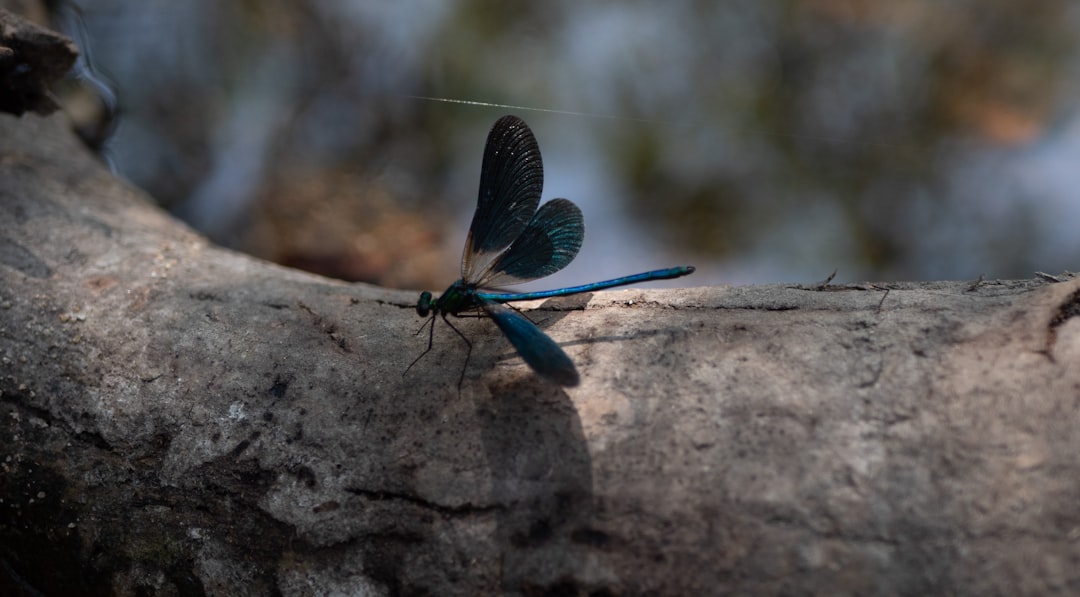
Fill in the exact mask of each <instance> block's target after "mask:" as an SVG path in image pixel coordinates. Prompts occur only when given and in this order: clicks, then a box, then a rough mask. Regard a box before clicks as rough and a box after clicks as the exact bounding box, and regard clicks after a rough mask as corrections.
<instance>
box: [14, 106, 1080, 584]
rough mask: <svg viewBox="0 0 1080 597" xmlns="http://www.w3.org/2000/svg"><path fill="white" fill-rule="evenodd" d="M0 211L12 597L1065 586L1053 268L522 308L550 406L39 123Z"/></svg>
mask: <svg viewBox="0 0 1080 597" xmlns="http://www.w3.org/2000/svg"><path fill="white" fill-rule="evenodd" d="M0 221H2V223H3V224H2V227H0V438H2V441H3V447H4V451H3V454H2V455H0V467H2V468H0V496H2V503H0V560H2V562H0V564H2V566H0V568H2V569H3V570H4V572H5V574H4V575H3V576H4V578H5V579H6V580H5V582H6V583H7V586H6V588H7V589H8V590H9V591H23V592H25V593H26V594H32V593H31V591H33V590H37V591H41V592H43V593H45V594H73V593H82V594H93V593H116V594H137V593H144V592H149V593H154V594H164V595H168V594H199V593H207V594H215V595H235V594H275V593H281V594H287V595H302V594H372V595H382V594H387V595H392V594H431V595H480V594H500V593H506V594H521V595H534V594H553V595H563V594H566V595H622V594H658V595H689V594H723V593H765V594H776V593H788V594H790V593H818V594H885V595H889V594H918V593H924V592H935V593H955V594H971V595H986V594H1018V593H1040V594H1041V593H1053V592H1058V593H1075V592H1077V591H1080V541H1078V537H1080V508H1078V507H1077V504H1078V503H1080V465H1078V464H1077V458H1076V455H1077V454H1078V453H1080V432H1078V431H1077V421H1078V415H1077V408H1078V405H1080V367H1077V364H1078V361H1080V320H1078V319H1077V318H1076V317H1073V316H1075V315H1077V314H1078V313H1080V281H1078V280H1075V279H1074V280H1067V281H1064V282H1061V283H1051V282H1049V281H1046V280H1019V281H987V282H982V283H980V284H977V285H974V284H972V283H970V282H941V283H895V284H878V285H851V286H835V287H834V286H825V287H815V288H810V287H806V288H800V287H791V286H785V285H769V286H755V287H741V288H734V287H710V288H692V289H684V290H670V291H655V290H639V289H631V290H626V291H615V292H599V293H595V294H593V295H590V296H585V297H577V298H569V299H563V300H553V301H547V302H543V303H542V304H541V303H536V304H534V305H532V307H533V308H532V309H530V310H529V315H530V317H531V318H532V319H533V320H535V321H536V322H538V324H539V325H540V326H541V328H543V329H545V330H546V331H547V332H548V333H549V334H550V335H551V336H552V337H553V338H554V339H555V340H556V341H557V342H559V343H560V344H561V345H562V346H563V347H564V348H565V349H566V350H567V352H568V353H569V354H570V356H571V357H572V358H573V359H574V361H575V362H576V363H577V365H578V368H579V370H580V372H581V375H582V383H581V385H580V386H579V387H576V388H569V389H564V388H560V387H557V386H553V385H551V384H549V383H546V382H544V381H542V380H540V379H538V378H537V377H536V376H535V375H534V374H533V373H532V372H531V371H530V370H529V369H528V368H527V367H526V366H525V365H524V364H523V363H522V362H521V360H520V358H519V357H517V355H516V354H515V353H514V352H513V350H512V349H511V348H510V346H509V345H508V344H507V342H506V341H505V340H504V339H503V338H502V337H501V336H500V335H499V334H498V332H497V330H496V329H495V326H494V325H493V324H492V323H491V322H490V321H487V320H483V319H477V320H468V319H463V320H460V321H456V322H455V323H456V324H457V325H458V327H459V328H460V329H461V330H462V331H463V332H464V333H465V334H466V335H468V336H469V337H470V338H471V339H472V341H473V344H474V350H473V353H472V359H471V362H470V364H469V366H468V369H467V372H466V378H465V382H464V384H463V386H462V388H461V390H460V391H458V389H457V388H456V382H457V378H458V373H459V371H460V367H461V366H462V364H463V360H464V346H463V343H462V342H461V341H460V340H459V339H458V338H457V337H456V336H454V335H453V334H452V333H451V332H450V331H449V330H447V329H446V328H445V326H443V325H442V324H441V322H437V323H439V324H440V325H438V326H437V327H436V337H435V348H434V350H433V351H432V352H431V353H430V354H428V355H427V356H425V357H424V358H423V359H422V360H420V362H419V363H417V364H416V365H415V366H414V367H413V368H412V369H411V370H410V371H409V372H408V374H406V375H404V376H403V375H402V372H403V371H405V369H406V367H407V366H408V364H409V363H410V362H411V361H412V360H413V359H414V358H415V357H416V356H417V355H418V354H419V353H420V352H421V351H422V350H423V349H424V347H425V346H426V343H427V339H426V335H425V334H424V333H421V334H420V335H419V336H418V335H414V332H415V330H416V329H417V328H418V327H419V326H420V323H421V321H420V319H419V318H418V317H417V315H416V313H415V311H414V309H413V307H414V305H415V302H416V293H415V292H402V291H391V290H385V289H380V288H375V287H370V286H365V285H349V284H344V283H340V282H335V281H332V280H327V279H322V278H319V277H315V276H312V275H307V274H303V273H300V272H296V271H291V270H288V269H284V268H281V267H277V266H274V265H272V264H268V263H264V262H260V261H258V260H256V259H252V258H250V257H246V256H243V255H239V254H236V253H232V252H229V251H226V250H222V249H220V248H217V247H215V246H212V245H210V244H209V243H208V242H207V241H205V240H204V239H203V238H201V237H200V236H198V235H197V234H195V233H193V232H192V231H190V230H189V229H187V228H185V227H184V226H183V225H181V224H179V223H178V222H176V221H174V220H173V219H171V218H170V217H169V216H168V215H166V214H164V213H162V212H161V211H159V210H158V209H156V208H155V207H153V206H152V205H151V204H150V202H148V201H147V200H146V198H145V197H144V196H142V194H141V193H140V192H139V191H138V190H136V189H133V188H131V187H130V186H128V185H126V184H125V183H123V182H121V181H119V180H117V179H116V178H114V177H112V176H111V175H110V174H109V173H108V171H107V170H106V169H105V168H103V167H102V166H101V165H100V164H99V163H98V162H97V161H95V160H94V159H93V158H92V157H91V156H90V155H88V154H87V153H86V152H85V151H84V150H83V149H81V147H80V146H79V145H78V143H77V142H76V141H75V139H74V137H73V136H72V135H71V134H70V133H69V132H68V131H67V130H66V128H65V125H64V123H63V121H62V120H61V119H58V118H49V119H41V118H36V117H26V118H23V119H16V118H14V117H11V116H7V115H0ZM692 280H693V278H689V279H688V281H691V282H692ZM885 289H888V291H887V292H886V290H885ZM0 588H4V587H3V586H0ZM16 594H17V593H16Z"/></svg>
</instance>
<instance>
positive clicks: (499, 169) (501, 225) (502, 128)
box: [461, 116, 544, 283]
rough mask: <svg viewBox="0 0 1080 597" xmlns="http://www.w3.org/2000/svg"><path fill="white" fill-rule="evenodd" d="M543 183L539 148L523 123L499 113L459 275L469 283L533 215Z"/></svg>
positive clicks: (489, 143) (473, 281) (483, 169)
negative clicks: (501, 115) (499, 116)
mask: <svg viewBox="0 0 1080 597" xmlns="http://www.w3.org/2000/svg"><path fill="white" fill-rule="evenodd" d="M543 186H544V165H543V162H542V161H541V159H540V147H539V146H538V145H537V144H536V138H535V137H533V134H532V131H530V130H529V127H528V125H526V124H525V121H523V120H521V119H520V118H518V117H517V116H503V117H502V118H500V119H499V120H498V121H496V122H495V125H494V126H493V127H491V132H489V133H488V138H487V145H485V146H484V161H483V165H482V166H481V168H480V194H479V197H478V199H477V203H476V212H475V213H474V214H473V219H472V224H471V225H470V226H469V238H468V240H467V241H466V242H465V251H464V253H463V254H462V256H461V278H462V279H463V280H465V281H466V282H469V283H475V282H476V281H477V280H478V278H479V277H480V276H481V275H482V274H483V272H486V271H489V270H490V265H491V263H492V262H493V261H495V259H496V258H497V257H498V256H499V255H500V254H501V253H502V252H503V250H504V249H506V247H508V246H509V245H510V243H512V242H514V240H515V239H517V238H518V237H519V236H520V235H521V233H522V232H523V231H524V230H525V228H526V226H527V225H528V223H529V221H530V220H531V219H532V218H533V214H535V213H536V206H537V205H539V203H540V193H541V191H542V190H543Z"/></svg>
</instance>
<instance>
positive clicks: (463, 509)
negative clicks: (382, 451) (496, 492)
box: [345, 487, 507, 518]
mask: <svg viewBox="0 0 1080 597" xmlns="http://www.w3.org/2000/svg"><path fill="white" fill-rule="evenodd" d="M345 491H347V492H348V493H351V494H353V495H356V496H360V497H363V498H367V499H369V500H372V501H377V502H388V501H389V502H394V501H396V502H404V503H406V504H411V505H413V506H418V507H420V508H423V509H425V510H433V511H435V512H437V513H439V514H441V515H442V516H444V517H447V518H451V517H458V516H477V515H482V514H490V513H493V512H505V511H506V509H507V508H506V506H505V505H503V504H491V505H488V506H476V505H474V504H472V503H469V502H466V503H464V504H462V505H460V506H447V505H445V504H439V503H436V502H432V501H429V500H426V499H424V498H422V497H419V496H416V495H412V494H408V493H400V492H395V491H384V490H377V489H363V488H360V487H346V488H345Z"/></svg>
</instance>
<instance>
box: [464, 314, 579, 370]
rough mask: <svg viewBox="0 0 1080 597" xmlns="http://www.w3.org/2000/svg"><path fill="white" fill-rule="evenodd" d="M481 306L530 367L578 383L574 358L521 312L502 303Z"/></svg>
mask: <svg viewBox="0 0 1080 597" xmlns="http://www.w3.org/2000/svg"><path fill="white" fill-rule="evenodd" d="M483 307H484V311H486V312H487V314H488V315H490V316H491V319H493V320H494V321H495V325H497V326H499V329H500V330H502V333H503V334H504V335H505V336H506V338H507V339H508V340H510V344H513V345H514V348H515V349H517V351H518V354H520V355H521V358H522V359H525V362H526V363H528V365H529V366H530V367H532V369H533V371H536V372H537V373H538V374H539V375H540V376H541V377H544V378H546V379H548V380H550V381H553V382H555V383H557V384H559V385H562V386H576V385H578V382H579V381H580V379H579V377H578V372H577V369H576V368H575V367H574V362H573V361H571V360H570V357H568V356H566V353H565V352H563V349H562V348H559V345H558V344H556V343H555V341H554V340H552V339H551V338H549V337H548V336H547V334H545V333H544V332H541V331H540V330H539V328H537V327H536V326H535V325H533V323H532V322H531V321H529V320H528V319H527V318H526V317H525V316H524V315H522V314H521V313H518V312H517V311H515V310H513V309H511V308H510V307H507V306H506V305H504V304H502V303H484V305H483Z"/></svg>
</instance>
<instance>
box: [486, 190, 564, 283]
mask: <svg viewBox="0 0 1080 597" xmlns="http://www.w3.org/2000/svg"><path fill="white" fill-rule="evenodd" d="M584 238H585V219H584V218H583V217H582V215H581V210H580V209H578V206H576V205H574V204H573V202H571V201H570V200H569V199H552V200H551V201H548V202H547V203H545V204H543V205H542V206H540V210H539V211H537V212H536V215H534V216H533V218H532V220H530V221H529V224H528V225H527V226H525V230H524V231H523V232H522V233H521V236H518V238H517V240H515V241H514V243H513V244H512V245H510V248H509V249H507V250H506V251H504V252H503V253H502V254H501V255H499V257H498V258H497V259H495V261H492V262H491V264H490V265H488V267H487V269H486V270H484V271H482V272H478V273H477V272H474V273H476V276H477V279H476V284H477V285H478V286H480V287H486V288H491V287H497V286H504V285H508V284H519V283H521V282H526V281H528V280H535V279H537V278H543V277H544V276H550V275H551V274H554V273H555V272H557V271H559V270H561V269H562V268H564V267H566V266H567V265H569V263H570V262H571V261H573V260H574V257H577V254H578V250H579V249H581V242H582V240H584Z"/></svg>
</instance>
